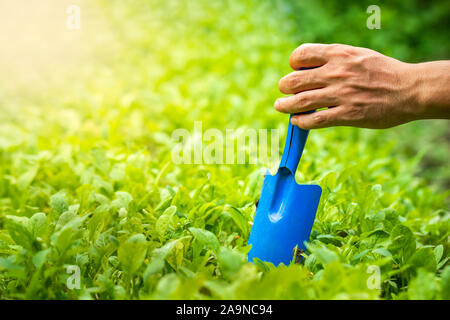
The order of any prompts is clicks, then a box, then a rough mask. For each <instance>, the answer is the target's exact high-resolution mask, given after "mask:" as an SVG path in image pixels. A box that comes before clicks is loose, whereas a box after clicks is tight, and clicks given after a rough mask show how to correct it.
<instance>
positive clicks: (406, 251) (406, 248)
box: [388, 224, 434, 261]
mask: <svg viewBox="0 0 450 320" xmlns="http://www.w3.org/2000/svg"><path fill="white" fill-rule="evenodd" d="M390 238H391V244H390V245H389V247H388V249H389V251H391V252H392V253H394V254H397V255H399V256H400V257H403V259H405V261H406V260H407V259H408V258H409V257H410V256H411V255H413V254H414V251H416V240H415V239H414V235H413V233H412V232H411V230H410V229H409V228H408V227H406V226H404V225H401V224H398V225H396V226H395V227H394V229H393V230H392V232H391V237H390ZM433 259H434V258H433Z"/></svg>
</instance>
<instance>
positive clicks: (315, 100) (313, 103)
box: [275, 88, 339, 113]
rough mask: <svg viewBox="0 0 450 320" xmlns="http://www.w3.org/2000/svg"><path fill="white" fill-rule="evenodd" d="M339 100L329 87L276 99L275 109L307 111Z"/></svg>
mask: <svg viewBox="0 0 450 320" xmlns="http://www.w3.org/2000/svg"><path fill="white" fill-rule="evenodd" d="M338 104H339V102H338V100H337V98H336V95H335V94H334V92H332V91H331V90H330V89H329V88H323V89H317V90H309V91H304V92H300V93H297V94H296V95H293V96H290V97H285V98H280V99H278V100H277V101H275V109H276V110H277V111H279V112H284V113H298V112H306V111H310V110H314V109H319V108H324V107H332V106H336V105H338Z"/></svg>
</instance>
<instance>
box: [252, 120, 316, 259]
mask: <svg viewBox="0 0 450 320" xmlns="http://www.w3.org/2000/svg"><path fill="white" fill-rule="evenodd" d="M290 118H292V115H291V117H290ZM290 118H289V128H288V132H287V137H286V143H285V145H284V150H283V156H282V157H281V163H280V166H279V168H278V172H277V173H276V174H275V175H274V176H272V175H271V174H270V172H269V171H267V173H266V175H265V178H264V184H263V188H262V191H261V197H260V199H259V202H258V206H257V209H256V215H255V219H254V221H253V227H252V230H251V233H250V238H249V240H248V244H249V245H250V244H251V249H250V252H249V254H248V260H249V261H250V262H253V261H254V259H255V258H257V259H259V260H261V261H266V262H271V263H273V264H274V265H275V266H277V265H279V264H280V263H284V264H285V265H288V264H289V263H290V262H291V261H293V259H294V252H297V253H298V252H302V251H301V250H304V249H305V244H304V243H305V241H307V240H308V239H309V235H310V233H311V229H312V226H313V223H314V218H315V216H316V211H317V207H318V205H319V201H320V195H321V193H322V189H321V188H320V186H318V185H312V184H297V183H296V182H295V172H296V170H297V166H298V162H299V161H300V158H301V156H302V153H303V149H304V147H305V143H306V138H307V137H308V130H303V129H300V128H299V127H296V126H293V125H292V124H291V121H290Z"/></svg>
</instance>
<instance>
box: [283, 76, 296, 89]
mask: <svg viewBox="0 0 450 320" xmlns="http://www.w3.org/2000/svg"><path fill="white" fill-rule="evenodd" d="M298 82H299V80H298V78H297V77H296V76H294V75H292V76H289V77H288V78H287V79H286V85H287V89H295V88H296V87H297V85H298Z"/></svg>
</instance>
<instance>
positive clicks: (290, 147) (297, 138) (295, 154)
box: [280, 114, 309, 174]
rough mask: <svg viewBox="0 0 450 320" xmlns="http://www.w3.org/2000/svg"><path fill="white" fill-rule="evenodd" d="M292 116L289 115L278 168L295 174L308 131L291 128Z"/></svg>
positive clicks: (295, 127)
mask: <svg viewBox="0 0 450 320" xmlns="http://www.w3.org/2000/svg"><path fill="white" fill-rule="evenodd" d="M292 116H294V114H291V116H290V117H289V127H288V132H287V136H286V143H285V145H284V151H283V156H282V158H281V163H280V168H282V167H286V168H288V169H289V171H290V172H291V173H292V174H295V171H297V166H298V163H299V161H300V158H301V156H302V153H303V149H304V148H305V143H306V139H307V138H308V133H309V130H303V129H301V128H299V127H297V126H293V125H292V123H291V118H292Z"/></svg>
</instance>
